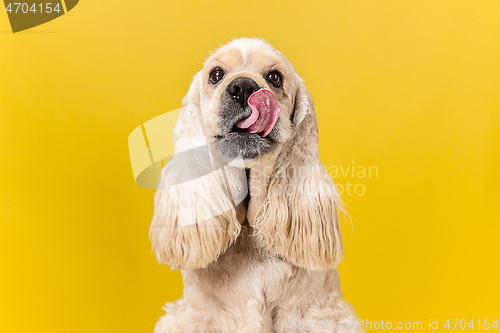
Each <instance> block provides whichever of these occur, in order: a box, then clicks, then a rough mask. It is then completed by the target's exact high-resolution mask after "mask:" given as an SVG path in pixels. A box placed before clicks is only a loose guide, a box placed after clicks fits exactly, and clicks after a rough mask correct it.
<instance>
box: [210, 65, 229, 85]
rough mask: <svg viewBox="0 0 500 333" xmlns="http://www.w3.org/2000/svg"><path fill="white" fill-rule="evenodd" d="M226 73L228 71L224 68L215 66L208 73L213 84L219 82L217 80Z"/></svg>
mask: <svg viewBox="0 0 500 333" xmlns="http://www.w3.org/2000/svg"><path fill="white" fill-rule="evenodd" d="M225 75H226V73H225V72H224V70H223V69H222V68H220V67H215V68H214V69H212V71H211V72H210V74H209V75H208V78H209V80H210V82H211V83H212V84H217V82H219V81H220V80H222V79H223V78H224V76H225Z"/></svg>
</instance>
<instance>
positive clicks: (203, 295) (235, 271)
mask: <svg viewBox="0 0 500 333" xmlns="http://www.w3.org/2000/svg"><path fill="white" fill-rule="evenodd" d="M182 275H183V281H184V286H185V288H184V297H185V299H186V301H187V302H188V303H189V304H191V307H192V309H193V310H194V311H196V312H200V313H205V315H206V318H204V321H209V322H211V323H212V325H213V327H217V326H219V324H222V326H223V327H221V329H222V331H224V332H225V331H226V330H224V326H227V325H229V326H233V325H234V327H237V332H244V331H248V332H250V331H254V330H255V331H259V332H273V331H275V330H276V329H277V327H275V325H276V324H277V323H278V322H281V323H282V324H281V325H286V324H287V323H289V321H290V320H293V319H298V318H293V317H294V316H295V317H300V316H301V315H302V314H303V312H305V311H306V310H307V309H309V308H310V307H311V304H312V303H313V302H314V301H315V300H318V299H321V297H320V298H318V296H319V295H321V296H323V297H324V296H325V294H327V293H331V292H332V291H335V290H338V291H340V283H339V281H338V275H337V271H336V270H331V271H315V272H313V271H309V270H304V269H302V268H299V267H296V266H293V265H292V264H290V263H289V262H288V261H286V260H285V259H282V258H279V257H277V256H275V255H273V254H272V253H271V252H270V251H269V250H267V249H265V248H264V247H263V246H262V245H261V241H260V240H259V239H258V238H257V236H255V235H254V233H253V228H252V227H251V226H249V224H248V222H247V221H245V223H244V225H243V227H242V230H241V233H240V235H239V237H238V239H237V240H236V242H235V243H234V244H233V245H232V246H231V247H230V248H229V249H228V250H227V251H226V252H225V253H224V254H222V255H221V256H220V257H219V258H218V260H217V261H215V262H213V263H211V264H210V265H208V266H207V267H206V268H204V269H196V270H183V271H182ZM217 314H220V317H219V316H218V315H217ZM287 316H291V318H288V317H287ZM210 317H212V318H210ZM220 318H225V319H224V321H226V320H228V318H232V319H233V320H234V322H233V323H225V324H223V323H218V320H220ZM226 328H227V327H226Z"/></svg>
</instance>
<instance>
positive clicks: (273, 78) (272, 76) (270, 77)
mask: <svg viewBox="0 0 500 333" xmlns="http://www.w3.org/2000/svg"><path fill="white" fill-rule="evenodd" d="M266 80H267V81H268V82H270V83H272V84H273V85H274V86H275V87H278V88H279V87H281V81H282V78H281V74H280V73H279V72H277V71H272V72H270V73H268V74H267V75H266Z"/></svg>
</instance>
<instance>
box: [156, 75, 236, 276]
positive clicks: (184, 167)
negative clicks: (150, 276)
mask: <svg viewBox="0 0 500 333" xmlns="http://www.w3.org/2000/svg"><path fill="white" fill-rule="evenodd" d="M199 76H200V75H199V74H198V75H196V76H195V78H194V80H193V83H192V84H191V87H190V89H189V92H188V94H187V95H186V97H185V98H184V99H183V108H182V110H181V112H180V114H179V119H178V121H177V124H176V127H175V130H174V142H175V155H174V156H173V158H172V160H171V161H170V162H169V163H168V164H167V165H166V166H165V167H164V168H163V170H162V177H161V182H160V185H159V187H158V190H157V191H156V194H155V208H154V217H153V221H152V223H151V227H150V238H151V243H152V246H153V250H154V252H155V254H156V258H157V260H158V262H160V263H165V264H167V265H170V266H171V267H172V268H174V269H176V268H188V269H192V268H202V267H205V266H207V265H208V264H209V263H210V262H212V261H214V260H216V259H217V257H218V256H219V255H220V254H221V253H222V252H224V251H225V250H226V249H227V247H228V246H229V245H230V244H231V242H233V241H234V240H235V239H236V237H237V236H238V234H239V232H240V227H241V225H240V223H239V222H238V220H237V218H236V211H235V208H234V204H233V202H232V200H231V196H230V194H229V191H228V187H227V184H228V179H229V181H230V183H231V184H232V185H233V186H236V187H238V186H241V185H240V183H239V179H233V178H235V177H234V173H231V172H226V173H225V174H224V173H223V169H222V168H218V169H217V168H214V164H213V159H212V157H211V154H210V150H209V146H208V145H207V140H206V138H205V136H204V134H203V126H202V120H201V118H200V117H201V112H200V109H199ZM231 190H232V191H236V190H237V189H233V188H231Z"/></svg>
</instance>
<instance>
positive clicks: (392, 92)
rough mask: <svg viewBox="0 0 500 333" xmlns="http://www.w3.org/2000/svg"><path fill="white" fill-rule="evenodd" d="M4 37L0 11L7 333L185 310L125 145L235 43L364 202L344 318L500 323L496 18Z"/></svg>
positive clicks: (2, 311) (361, 12) (248, 6)
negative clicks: (310, 119)
mask: <svg viewBox="0 0 500 333" xmlns="http://www.w3.org/2000/svg"><path fill="white" fill-rule="evenodd" d="M2 8H3V7H2ZM9 31H10V27H9V22H8V19H7V15H6V13H5V12H3V9H2V12H0V176H1V183H0V331H1V332H151V331H152V329H153V326H154V323H155V321H156V319H157V317H159V316H161V315H162V313H163V311H162V309H161V308H162V305H163V303H164V302H167V301H173V300H175V299H177V298H179V297H180V296H181V294H182V281H181V275H180V273H179V272H178V271H171V270H170V269H169V268H168V267H167V266H164V265H162V266H160V265H158V264H157V263H156V261H155V259H154V257H153V256H152V255H151V248H150V242H149V239H148V227H149V224H150V220H151V216H152V210H153V191H152V190H145V189H141V188H139V187H137V186H136V185H135V184H134V180H133V176H132V171H131V167H130V161H129V156H128V148H127V137H128V135H129V133H130V132H131V131H132V130H133V129H134V128H136V127H137V126H139V125H140V124H142V123H143V122H145V121H147V120H149V119H151V118H153V117H155V116H158V115H160V114H162V113H164V112H166V111H169V110H173V109H176V108H178V107H180V102H181V99H182V97H183V96H184V94H185V93H186V92H187V89H188V86H189V84H190V80H191V77H192V76H193V75H194V74H195V73H196V72H197V71H198V70H200V69H201V66H202V62H203V60H204V59H205V58H206V57H207V56H208V55H209V52H210V51H211V50H214V49H215V48H217V47H218V46H219V45H221V44H224V43H226V42H228V41H230V40H231V39H232V38H235V37H241V36H247V37H261V38H264V39H266V40H267V41H268V42H270V43H271V44H272V45H273V46H275V47H276V48H277V49H278V50H280V51H282V52H283V53H284V54H285V55H286V56H287V57H288V59H289V60H290V61H291V62H292V63H293V64H294V66H295V68H296V70H297V72H298V73H299V75H301V76H302V77H303V78H304V79H305V83H306V86H307V87H308V89H309V91H310V92H311V93H312V95H313V97H314V100H315V104H316V111H317V115H318V120H319V127H320V153H321V157H322V161H323V163H324V164H325V165H326V166H327V167H328V168H330V170H332V171H333V170H335V167H337V170H338V171H339V177H335V178H334V180H335V181H336V182H337V183H340V184H346V183H347V181H349V182H350V184H361V185H362V186H361V185H359V186H358V187H357V190H358V193H360V192H361V190H362V189H364V194H363V195H356V194H355V193H354V194H353V188H351V192H350V193H351V194H352V195H348V193H347V191H344V194H343V199H344V201H345V202H346V204H347V210H348V211H349V213H350V215H351V217H352V221H353V222H352V227H351V224H350V223H347V222H346V223H344V225H343V232H344V240H345V248H346V251H345V252H346V254H345V261H344V262H343V263H341V264H340V266H339V270H340V273H341V280H342V286H343V291H344V294H345V297H346V299H347V300H348V301H350V302H351V303H352V304H353V305H354V306H355V307H356V309H357V312H358V315H359V316H360V317H361V318H366V319H368V320H370V321H381V320H384V322H386V321H392V322H394V323H395V322H398V321H402V322H406V321H421V322H423V323H424V325H423V326H424V328H426V327H427V323H428V319H432V320H435V319H439V320H440V325H442V324H443V323H444V322H443V321H444V320H446V319H448V318H457V319H466V320H467V322H469V321H470V319H474V320H477V319H484V318H490V319H494V318H498V317H500V291H499V287H498V285H499V281H500V268H499V257H500V250H499V247H500V246H499V238H500V227H499V222H500V218H499V216H500V190H499V186H500V165H499V164H500V156H499V153H500V2H499V1H493V0H484V1H479V0H471V1H458V0H457V1H451V0H448V1H442V0H432V1H428V0H425V1H424V0H422V1H419V0H412V1H407V0H393V1H389V0H388V1H382V0H380V1H347V0H342V1H324V2H316V1H251V2H248V1H246V2H236V1H228V2H221V1H210V2H208V1H207V2H197V1H190V2H188V1H159V0H156V1H143V2H140V1H96V0H82V1H80V3H79V4H78V5H77V6H76V7H75V9H73V10H72V11H71V12H69V13H68V14H66V15H64V16H62V17H60V18H58V19H56V20H54V21H52V22H49V23H47V24H44V25H42V26H39V27H36V28H34V29H31V30H28V31H27V32H22V33H18V34H11V33H9ZM353 165H354V166H355V167H356V170H359V169H358V167H363V166H364V167H366V168H368V167H369V166H376V167H377V169H378V175H377V174H375V173H374V172H372V177H371V178H368V177H366V178H362V177H358V176H357V175H356V174H355V175H354V177H353V176H352V173H350V172H347V173H348V175H346V176H345V177H344V176H343V175H342V173H341V167H342V168H343V169H342V170H344V172H345V171H347V167H352V166H353ZM350 170H352V169H350ZM334 176H335V175H334ZM367 176H368V175H367ZM499 319H500V318H499ZM443 330H444V329H443ZM474 330H477V327H476V328H475V329H474Z"/></svg>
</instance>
